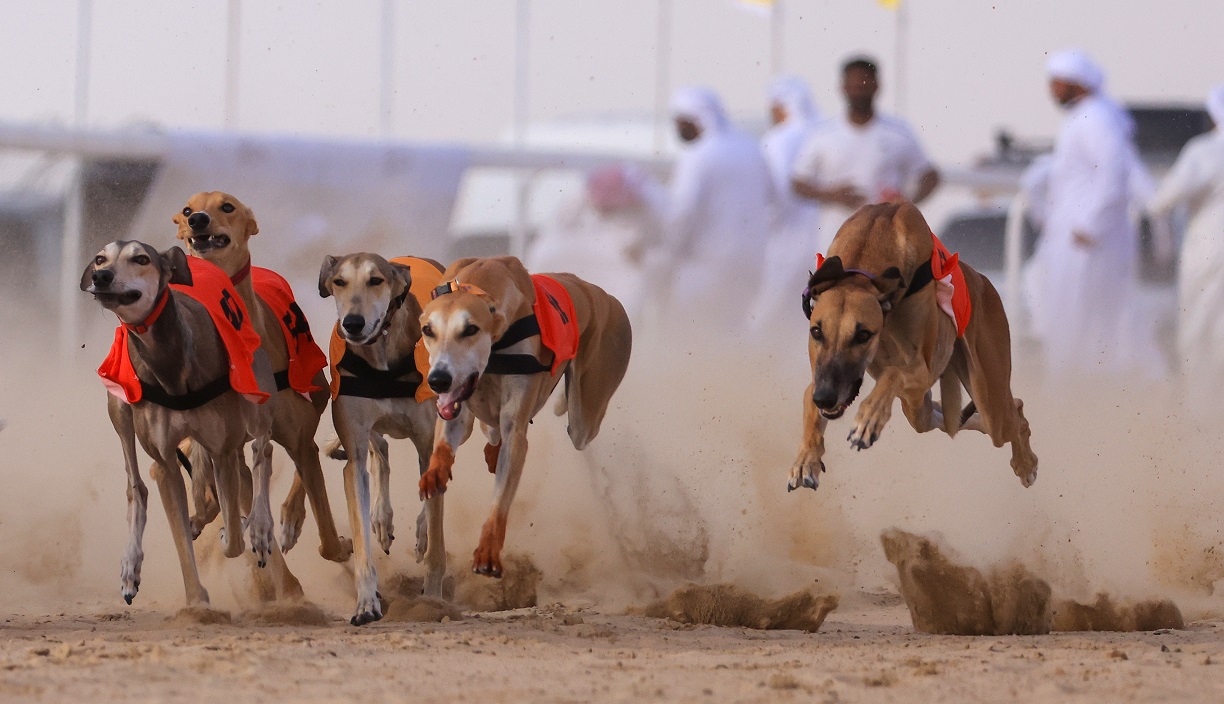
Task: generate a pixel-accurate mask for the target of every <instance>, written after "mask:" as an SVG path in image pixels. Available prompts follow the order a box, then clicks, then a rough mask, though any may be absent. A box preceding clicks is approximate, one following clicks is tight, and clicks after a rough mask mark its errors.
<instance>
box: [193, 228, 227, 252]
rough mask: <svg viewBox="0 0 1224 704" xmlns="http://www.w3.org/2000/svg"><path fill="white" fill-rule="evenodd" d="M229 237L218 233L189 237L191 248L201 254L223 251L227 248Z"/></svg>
mask: <svg viewBox="0 0 1224 704" xmlns="http://www.w3.org/2000/svg"><path fill="white" fill-rule="evenodd" d="M229 243H230V237H229V235H227V234H225V233H224V232H218V233H217V234H213V235H195V234H193V235H192V236H191V248H192V249H194V250H195V251H197V252H199V253H201V254H203V253H204V252H209V251H212V250H214V249H225V248H226V247H228V246H229Z"/></svg>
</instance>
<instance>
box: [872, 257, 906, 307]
mask: <svg viewBox="0 0 1224 704" xmlns="http://www.w3.org/2000/svg"><path fill="white" fill-rule="evenodd" d="M871 283H872V284H874V285H875V287H876V290H877V291H879V296H878V298H879V301H880V307H881V308H883V309H884V312H885V313H887V312H889V311H891V310H892V309H893V307H894V306H896V305H897V304H898V303H900V302H901V298H902V297H903V296H905V279H903V278H902V277H901V270H900V269H898V268H897V267H895V266H890V267H888V268H887V269H885V270H884V273H883V274H880V275H879V276H877V277H876V278H874V279H872V281H871Z"/></svg>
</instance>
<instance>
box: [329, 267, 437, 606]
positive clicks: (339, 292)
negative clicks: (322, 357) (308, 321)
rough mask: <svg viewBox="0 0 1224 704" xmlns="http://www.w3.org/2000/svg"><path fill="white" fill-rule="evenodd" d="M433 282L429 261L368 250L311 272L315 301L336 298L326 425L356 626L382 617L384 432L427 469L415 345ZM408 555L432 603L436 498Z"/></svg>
mask: <svg viewBox="0 0 1224 704" xmlns="http://www.w3.org/2000/svg"><path fill="white" fill-rule="evenodd" d="M441 279H442V265H441V264H438V263H437V262H433V261H427V260H424V259H414V258H408V257H404V258H399V259H393V260H391V261H387V260H386V259H383V258H382V257H380V256H378V255H377V254H367V253H360V254H348V255H345V256H343V257H338V258H337V257H330V256H329V257H326V258H324V260H323V265H322V267H320V269H319V295H320V296H322V297H324V298H328V297H330V296H335V299H336V318H337V321H338V322H337V325H336V329H335V332H334V333H333V336H332V344H331V361H332V387H331V388H332V396H333V399H332V422H333V423H334V424H335V426H336V433H337V435H339V438H340V443H341V444H342V445H343V446H344V454H343V457H342V459H346V460H348V462H347V464H346V465H345V466H344V488H345V494H346V495H347V497H348V509H349V522H350V525H351V530H352V531H353V546H354V553H355V555H356V569H355V570H354V578H355V580H356V583H357V585H356V586H357V610H356V613H355V614H354V615H353V617H352V619H351V621H350V622H351V623H352V624H353V625H354V626H360V625H362V624H364V623H369V622H370V621H376V620H378V619H380V618H382V609H381V605H380V604H379V600H378V592H377V587H378V577H377V574H376V572H375V568H374V560H373V556H372V554H371V553H372V551H371V549H370V534H371V530H372V531H373V533H374V534H375V535H376V536H377V537H378V541H379V544H380V546H381V547H382V549H383V552H386V553H387V554H390V552H391V541H392V540H394V537H395V534H394V530H393V528H392V522H391V521H392V515H393V513H392V510H391V497H390V490H391V488H390V471H389V469H390V467H389V464H388V459H387V441H386V440H385V439H384V435H390V436H391V437H393V438H409V439H410V440H412V444H413V445H414V446H416V450H417V459H418V461H419V464H420V471H421V473H424V472H425V470H426V468H427V467H428V466H429V456H430V452H431V449H432V447H433V438H434V416H435V407H434V405H433V404H431V403H428V401H429V399H430V398H432V397H433V396H434V394H433V392H432V391H431V390H430V389H429V387H428V386H426V385H425V379H424V372H428V369H429V357H428V355H427V354H426V352H425V349H424V347H423V346H422V345H421V344H420V341H421V323H420V317H421V305H422V302H423V301H428V300H429V293H430V291H432V290H433V289H434V287H435V286H437V285H438V283H440V282H441ZM332 456H333V457H337V455H335V454H333V455H332ZM370 456H372V458H373V465H374V478H375V481H376V482H377V485H378V497H377V500H376V502H375V505H374V511H373V520H372V521H371V511H370V474H369V471H368V470H367V467H366V459H367V457H370ZM371 523H372V525H371ZM416 558H417V561H418V562H420V561H421V560H424V561H425V564H426V575H425V588H424V592H425V594H427V595H429V596H438V597H440V596H441V595H442V579H443V577H444V576H445V574H446V549H445V546H444V544H443V538H442V496H441V495H438V496H435V497H433V498H431V499H429V500H428V501H426V502H425V507H424V509H423V510H422V512H421V514H420V516H419V517H418V519H417V544H416Z"/></svg>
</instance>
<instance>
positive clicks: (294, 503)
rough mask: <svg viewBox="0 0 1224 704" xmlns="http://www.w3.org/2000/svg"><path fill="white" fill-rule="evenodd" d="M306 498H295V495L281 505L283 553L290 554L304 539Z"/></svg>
mask: <svg viewBox="0 0 1224 704" xmlns="http://www.w3.org/2000/svg"><path fill="white" fill-rule="evenodd" d="M304 499H305V496H304V494H303V496H302V497H300V498H299V497H298V496H295V495H294V493H292V492H291V493H290V495H289V496H288V497H287V498H286V499H285V503H283V504H281V521H280V522H281V551H282V552H289V551H290V550H292V549H293V546H294V545H297V541H298V539H299V538H301V537H302V526H303V524H305V523H306V502H305V500H304Z"/></svg>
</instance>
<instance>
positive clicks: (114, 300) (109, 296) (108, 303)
mask: <svg viewBox="0 0 1224 704" xmlns="http://www.w3.org/2000/svg"><path fill="white" fill-rule="evenodd" d="M90 293H92V294H93V297H94V300H95V301H97V302H99V303H101V304H102V307H103V308H121V307H123V306H130V305H132V304H133V303H135V302H136V301H139V300H140V297H141V295H143V294H141V293H140V291H96V290H95V291H90Z"/></svg>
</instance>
